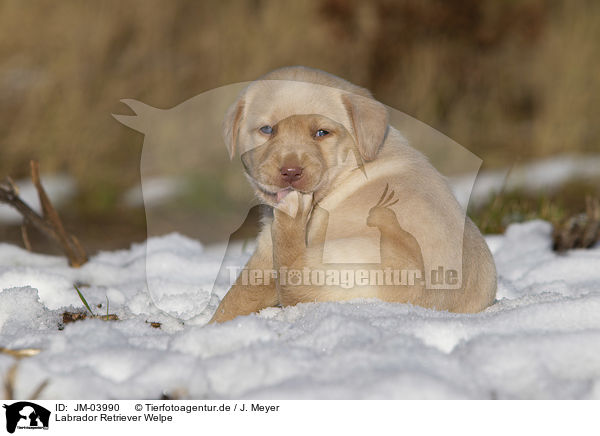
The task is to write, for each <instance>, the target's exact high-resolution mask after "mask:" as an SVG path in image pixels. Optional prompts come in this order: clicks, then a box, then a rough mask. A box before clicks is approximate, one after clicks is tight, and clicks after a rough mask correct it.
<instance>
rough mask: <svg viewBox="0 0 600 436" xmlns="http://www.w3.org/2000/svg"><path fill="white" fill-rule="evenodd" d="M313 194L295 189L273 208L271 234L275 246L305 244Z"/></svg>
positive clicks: (296, 247) (300, 245)
mask: <svg viewBox="0 0 600 436" xmlns="http://www.w3.org/2000/svg"><path fill="white" fill-rule="evenodd" d="M312 200H313V196H312V194H302V193H300V192H297V191H294V192H291V193H289V194H288V195H287V196H286V197H285V198H284V199H283V200H282V201H281V202H280V203H279V204H278V205H277V206H275V208H274V209H273V218H274V219H273V225H272V227H271V235H272V238H273V245H274V246H275V247H280V248H282V247H290V248H291V247H293V248H294V249H295V250H298V249H299V248H301V247H302V246H305V240H306V225H307V223H308V218H309V216H310V212H311V210H312Z"/></svg>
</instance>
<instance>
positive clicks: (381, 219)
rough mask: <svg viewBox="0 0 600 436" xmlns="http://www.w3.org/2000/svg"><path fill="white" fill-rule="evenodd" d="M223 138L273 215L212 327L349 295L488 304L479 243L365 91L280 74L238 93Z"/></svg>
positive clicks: (456, 307)
mask: <svg viewBox="0 0 600 436" xmlns="http://www.w3.org/2000/svg"><path fill="white" fill-rule="evenodd" d="M224 138H225V142H226V145H227V147H228V150H229V153H230V155H231V157H232V158H233V157H234V156H235V155H236V153H239V154H240V155H241V159H242V163H243V165H244V168H245V171H246V176H247V178H248V180H249V182H250V184H251V185H252V186H253V188H254V189H255V192H256V195H257V197H258V198H259V200H260V201H261V203H263V204H265V205H267V206H269V209H270V210H272V213H269V214H266V215H265V216H264V217H263V225H262V230H261V232H260V233H259V235H258V238H257V248H256V251H255V253H254V254H253V255H252V257H251V258H250V260H249V261H248V263H247V265H246V266H245V268H244V269H243V270H242V272H241V274H240V275H239V277H238V279H237V281H236V282H235V284H234V285H233V286H232V288H231V289H230V290H229V292H228V293H227V295H226V296H225V297H224V298H223V300H222V301H221V303H220V305H219V307H218V308H217V311H216V312H215V314H214V316H213V318H212V320H211V322H223V321H227V320H231V319H233V318H235V317H237V316H239V315H246V314H250V313H253V312H257V311H259V310H261V309H263V308H266V307H270V306H289V305H295V304H297V303H300V302H318V301H344V300H351V299H357V298H378V299H380V300H383V301H388V302H399V303H410V304H414V305H419V306H423V307H426V308H432V309H436V310H446V311H451V312H464V313H468V312H479V311H481V310H483V309H485V308H486V307H488V306H489V305H490V304H492V303H493V301H494V299H495V295H496V284H497V281H496V269H495V265H494V261H493V258H492V256H491V254H490V251H489V249H488V247H487V244H486V243H485V240H484V239H483V237H482V236H481V234H480V232H479V230H478V229H477V227H476V226H475V225H474V224H473V223H472V221H471V220H470V219H469V218H468V217H466V215H465V212H464V211H463V210H462V209H461V207H460V205H459V204H458V202H457V201H456V199H455V197H454V196H453V194H452V192H451V190H450V188H449V186H448V184H447V183H446V181H445V179H444V178H443V176H442V175H441V174H440V173H439V172H438V171H437V170H436V169H435V168H434V167H433V166H432V165H431V164H430V163H429V162H428V161H427V159H426V158H425V157H424V156H423V155H422V154H421V153H419V152H418V151H416V150H415V149H413V148H411V147H410V146H409V144H408V143H407V141H406V140H405V139H404V138H403V136H402V135H401V134H400V132H398V131H397V130H396V129H394V128H392V127H391V126H389V125H388V113H387V109H386V107H385V106H384V105H383V104H381V103H379V102H378V101H376V100H375V99H374V98H373V97H372V95H371V94H370V92H369V91H367V90H365V89H363V88H360V87H358V86H356V85H353V84H351V83H349V82H347V81H345V80H343V79H340V78H338V77H336V76H333V75H330V74H328V73H325V72H323V71H319V70H314V69H310V68H306V67H286V68H281V69H278V70H275V71H273V72H271V73H269V74H267V75H265V76H263V77H262V78H260V79H259V80H257V81H255V82H252V83H251V84H250V85H249V86H248V87H247V88H246V89H245V90H244V91H243V92H242V93H241V95H240V96H239V97H238V99H237V101H236V102H235V103H234V104H233V105H232V106H231V107H230V108H229V110H228V112H227V114H226V117H225V121H224Z"/></svg>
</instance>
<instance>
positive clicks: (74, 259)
mask: <svg viewBox="0 0 600 436" xmlns="http://www.w3.org/2000/svg"><path fill="white" fill-rule="evenodd" d="M31 180H32V182H33V185H34V186H35V189H36V190H37V193H38V197H39V199H40V204H41V206H42V216H40V215H39V214H38V213H37V212H35V211H34V210H33V209H31V207H29V205H27V203H25V202H24V201H23V200H22V199H21V198H20V197H19V191H18V189H17V187H16V186H15V184H14V182H13V181H12V180H11V179H10V178H7V179H6V180H5V182H4V183H2V184H0V202H1V203H6V204H8V205H9V206H12V207H13V208H14V209H16V210H17V212H19V213H20V214H21V215H22V216H23V220H24V224H31V225H33V226H34V227H35V228H37V229H38V230H39V231H40V232H42V233H43V234H44V235H46V236H47V237H49V238H50V239H52V240H53V241H54V242H56V243H57V244H58V245H59V246H60V247H61V249H62V251H63V252H64V253H65V255H66V256H67V259H68V260H69V264H70V265H71V266H72V267H75V268H78V267H80V266H81V265H83V264H84V263H86V262H87V254H86V252H85V250H84V249H83V247H82V246H81V244H80V243H79V241H78V240H77V238H76V237H75V236H73V235H70V234H68V233H67V232H66V231H65V228H64V226H63V224H62V221H61V220H60V217H59V216H58V213H57V212H56V209H54V206H53V205H52V203H51V202H50V199H49V198H48V195H47V194H46V191H45V190H44V187H43V186H42V182H41V180H40V167H39V163H38V162H37V161H34V160H32V161H31ZM22 232H23V243H24V244H25V246H26V248H27V249H30V248H31V245H30V244H29V238H28V237H27V232H26V231H22Z"/></svg>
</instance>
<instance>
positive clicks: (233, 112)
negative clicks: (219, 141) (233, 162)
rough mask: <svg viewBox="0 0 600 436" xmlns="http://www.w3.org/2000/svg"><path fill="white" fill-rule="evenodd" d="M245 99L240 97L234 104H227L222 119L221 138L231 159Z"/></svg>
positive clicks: (233, 154)
mask: <svg viewBox="0 0 600 436" xmlns="http://www.w3.org/2000/svg"><path fill="white" fill-rule="evenodd" d="M244 106H245V101H244V99H243V98H240V99H239V100H238V101H236V102H235V103H234V104H232V105H231V106H229V109H227V112H226V113H225V119H224V120H223V139H224V140H225V145H226V146H227V151H228V152H229V157H230V158H231V159H233V156H235V149H236V146H237V142H238V136H239V132H240V123H241V121H242V117H243V115H244Z"/></svg>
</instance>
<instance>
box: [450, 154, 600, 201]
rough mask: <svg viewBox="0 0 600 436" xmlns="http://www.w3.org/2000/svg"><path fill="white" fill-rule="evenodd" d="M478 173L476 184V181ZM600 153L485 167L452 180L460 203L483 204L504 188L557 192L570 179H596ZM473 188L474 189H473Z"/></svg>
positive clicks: (506, 189)
mask: <svg viewBox="0 0 600 436" xmlns="http://www.w3.org/2000/svg"><path fill="white" fill-rule="evenodd" d="M475 176H477V183H475V184H473V179H474V177H475ZM599 177H600V155H597V154H596V155H594V154H591V155H587V156H574V155H568V154H565V155H560V156H553V157H549V158H546V159H541V160H537V161H533V162H530V163H527V164H522V165H515V166H514V167H512V168H502V169H496V170H486V171H480V172H478V173H477V172H475V173H473V174H463V175H461V176H454V177H450V178H449V181H450V184H451V186H452V188H453V191H454V194H455V195H456V197H457V199H458V200H459V202H460V204H462V205H464V204H469V202H471V203H473V204H475V205H481V204H483V203H485V202H486V201H489V199H490V197H491V196H492V195H494V194H497V193H498V192H501V191H502V190H503V189H504V190H505V191H507V192H510V191H515V190H522V191H526V192H530V193H538V192H544V191H550V192H552V191H554V190H556V189H557V188H559V187H561V186H564V185H565V184H566V183H567V182H572V181H586V180H588V181H589V180H597V179H598V178H599ZM471 189H472V190H471Z"/></svg>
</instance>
